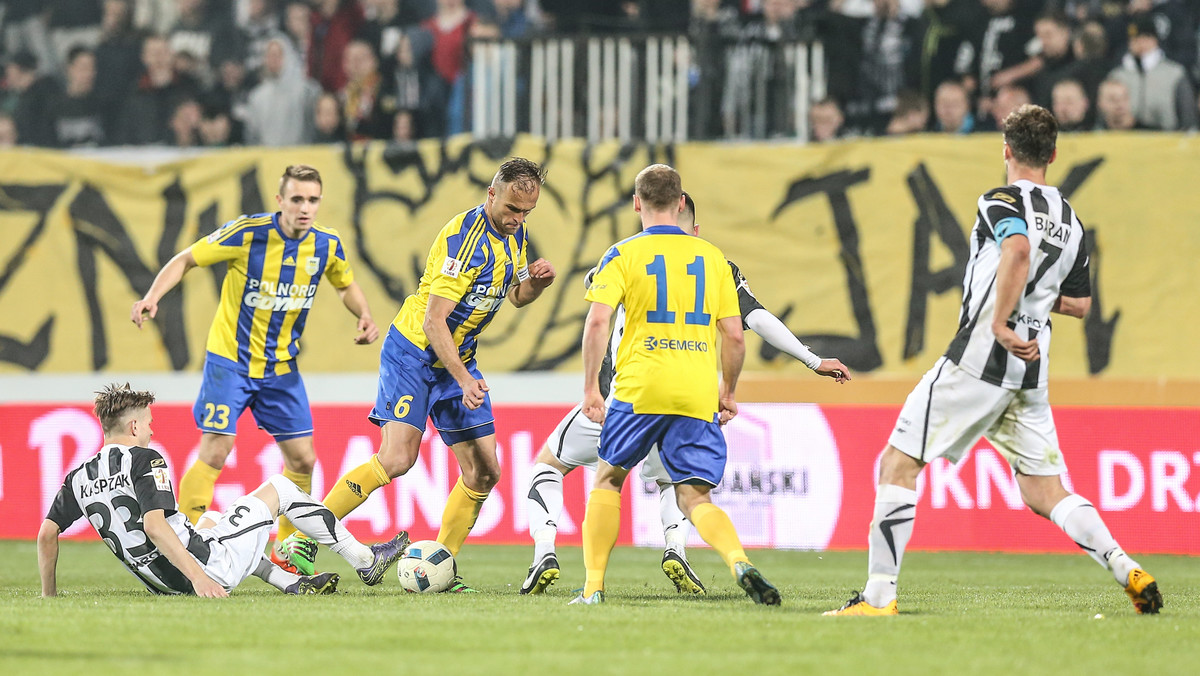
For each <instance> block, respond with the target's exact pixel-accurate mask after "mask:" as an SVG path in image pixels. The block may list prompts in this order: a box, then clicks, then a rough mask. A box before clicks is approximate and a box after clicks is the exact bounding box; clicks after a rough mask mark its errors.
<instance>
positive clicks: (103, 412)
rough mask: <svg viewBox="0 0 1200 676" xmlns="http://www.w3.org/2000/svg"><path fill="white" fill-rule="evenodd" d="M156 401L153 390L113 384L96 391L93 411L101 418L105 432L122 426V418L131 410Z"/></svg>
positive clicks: (126, 384) (127, 384) (101, 424)
mask: <svg viewBox="0 0 1200 676" xmlns="http://www.w3.org/2000/svg"><path fill="white" fill-rule="evenodd" d="M153 403H154V393H153V392H137V391H134V389H133V388H132V387H130V385H129V383H125V384H124V385H117V384H115V383H114V384H112V385H108V386H107V387H105V388H104V389H103V390H100V391H99V392H97V393H96V407H95V408H93V409H92V412H93V413H95V414H96V417H97V418H99V419H100V426H101V427H103V428H104V432H105V434H107V433H109V432H112V431H113V430H115V429H117V428H118V427H120V426H121V420H122V419H123V418H124V417H125V414H127V413H129V412H130V411H136V410H138V409H140V408H146V407H147V406H149V405H150V404H153Z"/></svg>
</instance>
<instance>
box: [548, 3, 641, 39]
mask: <svg viewBox="0 0 1200 676" xmlns="http://www.w3.org/2000/svg"><path fill="white" fill-rule="evenodd" d="M540 2H541V8H542V15H543V16H544V17H545V19H546V22H547V24H548V28H549V30H551V31H553V32H558V33H582V32H595V33H613V32H619V31H622V30H626V29H628V27H629V17H628V14H627V12H626V10H625V5H627V4H628V0H540Z"/></svg>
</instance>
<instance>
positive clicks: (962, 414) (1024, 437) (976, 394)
mask: <svg viewBox="0 0 1200 676" xmlns="http://www.w3.org/2000/svg"><path fill="white" fill-rule="evenodd" d="M980 436H986V437H987V439H988V441H990V442H991V443H992V446H994V447H995V448H996V450H997V451H999V452H1000V454H1001V455H1003V456H1004V458H1005V460H1008V463H1009V464H1010V465H1012V467H1013V469H1014V470H1016V471H1017V473H1018V474H1025V475H1029V476H1054V475H1058V474H1062V473H1063V472H1065V471H1067V466H1066V463H1065V462H1063V457H1062V451H1060V450H1059V447H1058V431H1057V430H1056V429H1055V427H1054V416H1053V415H1052V414H1051V412H1050V400H1049V398H1048V396H1047V389H1046V388H1044V387H1042V388H1035V389H1028V390H1010V389H1006V388H1003V387H998V386H996V385H992V384H990V383H985V382H983V381H982V380H980V379H978V378H976V377H974V376H972V375H971V374H969V373H967V372H966V371H963V370H962V369H961V368H959V367H958V365H957V364H955V363H954V362H952V361H950V360H949V359H946V358H945V357H942V358H941V359H939V360H938V361H937V363H936V364H934V365H933V368H931V369H929V371H927V372H926V373H925V375H924V376H923V377H922V378H921V382H920V383H918V384H917V387H916V389H914V390H913V391H912V393H911V394H909V395H908V399H907V400H906V401H905V402H904V408H903V409H902V410H901V411H900V417H899V419H898V420H897V421H896V427H895V429H893V430H892V435H891V437H890V438H889V439H888V443H889V444H891V445H892V446H894V447H896V448H897V449H898V450H900V451H901V452H903V453H904V454H905V455H909V456H912V457H913V458H916V459H917V460H920V461H921V462H925V463H927V462H930V461H932V460H933V459H934V458H945V459H946V460H949V461H950V462H952V463H957V462H958V461H959V460H960V459H961V458H962V457H963V455H965V454H966V453H967V452H969V451H970V450H971V449H972V447H974V446H975V442H977V441H979V437H980Z"/></svg>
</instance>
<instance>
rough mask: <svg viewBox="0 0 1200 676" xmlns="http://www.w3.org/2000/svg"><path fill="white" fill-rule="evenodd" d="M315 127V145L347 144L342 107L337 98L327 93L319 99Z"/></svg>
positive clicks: (313, 139)
mask: <svg viewBox="0 0 1200 676" xmlns="http://www.w3.org/2000/svg"><path fill="white" fill-rule="evenodd" d="M313 127H314V128H315V131H314V132H313V138H312V142H313V143H343V142H345V140H346V125H345V124H344V123H343V122H342V107H341V104H339V103H338V100H337V97H336V96H334V95H333V94H330V93H328V92H327V93H324V94H321V96H320V97H318V98H317V105H316V109H315V111H314V114H313Z"/></svg>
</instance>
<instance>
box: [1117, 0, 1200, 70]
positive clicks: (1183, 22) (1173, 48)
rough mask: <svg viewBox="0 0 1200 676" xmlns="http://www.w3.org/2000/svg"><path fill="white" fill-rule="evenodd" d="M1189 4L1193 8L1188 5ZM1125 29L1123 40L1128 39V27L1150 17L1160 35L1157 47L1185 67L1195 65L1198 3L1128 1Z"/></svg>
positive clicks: (1192, 1) (1160, 0) (1172, 0)
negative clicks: (1140, 18)
mask: <svg viewBox="0 0 1200 676" xmlns="http://www.w3.org/2000/svg"><path fill="white" fill-rule="evenodd" d="M1189 5H1190V6H1189ZM1125 12H1126V15H1127V19H1126V26H1125V29H1126V30H1124V31H1121V33H1122V34H1123V35H1122V37H1125V36H1128V35H1129V32H1128V25H1129V24H1133V23H1135V22H1136V21H1137V20H1138V19H1139V17H1141V16H1143V15H1148V16H1149V17H1150V18H1151V19H1152V20H1153V21H1154V26H1155V28H1157V29H1158V30H1157V32H1158V45H1159V47H1161V48H1162V50H1163V52H1164V53H1165V54H1166V55H1167V58H1168V59H1170V60H1171V61H1174V62H1175V63H1180V64H1183V65H1185V66H1189V67H1191V66H1195V65H1196V57H1197V49H1196V40H1197V37H1198V36H1197V35H1196V20H1197V19H1198V18H1200V16H1197V13H1200V7H1198V5H1197V3H1196V2H1195V0H1128V2H1127V3H1126V4H1125Z"/></svg>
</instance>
